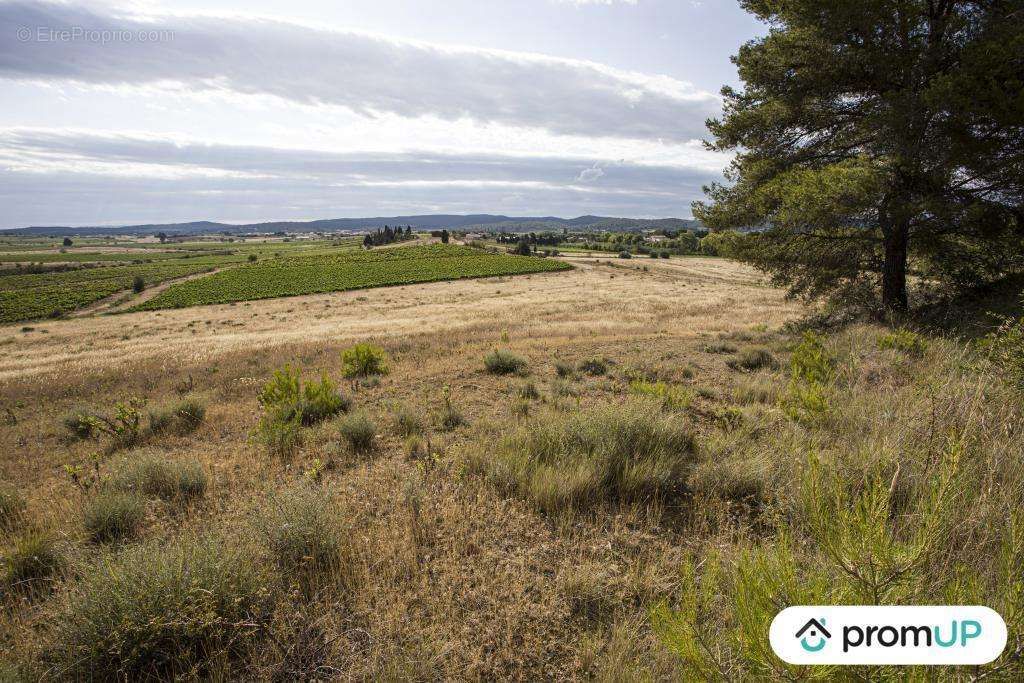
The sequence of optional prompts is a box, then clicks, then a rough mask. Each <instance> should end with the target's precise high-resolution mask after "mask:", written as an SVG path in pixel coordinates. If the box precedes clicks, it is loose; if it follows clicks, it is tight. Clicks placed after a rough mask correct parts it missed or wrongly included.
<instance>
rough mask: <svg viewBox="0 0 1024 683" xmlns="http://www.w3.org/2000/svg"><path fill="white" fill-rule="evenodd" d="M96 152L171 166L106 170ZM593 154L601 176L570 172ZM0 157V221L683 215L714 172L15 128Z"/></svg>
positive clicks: (111, 158)
mask: <svg viewBox="0 0 1024 683" xmlns="http://www.w3.org/2000/svg"><path fill="white" fill-rule="evenodd" d="M96 164H102V165H104V167H105V168H108V169H118V168H121V167H122V165H127V164H147V165H149V167H150V168H153V167H155V168H157V169H167V170H169V171H175V172H176V173H174V174H169V175H168V177H147V175H146V174H144V173H133V172H126V173H122V174H109V173H102V172H99V171H97V167H96ZM598 164H600V166H601V167H602V168H604V169H605V175H604V176H603V177H602V178H601V183H600V184H593V183H591V184H580V183H578V182H576V181H575V180H573V179H574V178H577V177H578V176H579V175H580V174H581V173H582V172H583V171H585V170H586V169H593V168H594V167H595V165H598ZM3 166H6V167H7V168H6V170H2V171H0V206H3V207H4V210H3V215H0V227H18V226H23V225H27V224H30V223H32V224H71V225H85V224H104V223H132V222H149V221H157V222H165V221H177V220H195V219H211V220H225V221H250V220H270V219H304V218H328V217H341V216H353V215H357V216H358V215H381V214H383V215H387V214H389V213H396V214H400V213H421V212H422V213H434V212H444V213H476V212H486V213H506V214H520V215H524V214H525V215H548V214H554V215H564V216H575V215H580V214H586V213H594V214H603V215H619V216H627V215H631V216H688V215H689V205H690V202H691V201H692V200H694V199H696V198H698V197H699V196H700V195H701V189H700V188H701V186H702V185H703V184H705V183H707V182H709V181H710V180H711V179H713V178H714V177H716V176H717V175H718V174H717V172H713V171H707V170H703V169H690V168H679V167H668V166H642V165H636V164H629V163H623V162H615V163H610V162H607V161H606V160H600V159H574V158H550V157H513V156H502V155H484V154H477V155H448V154H439V153H435V152H423V153H417V152H407V153H376V154H361V153H360V154H340V153H329V152H321V151H308V150H285V149H275V148H267V147H254V146H248V147H246V146H232V145H207V144H196V143H174V142H170V141H167V140H163V139H148V138H141V137H130V136H107V135H95V134H84V133H72V132H64V131H35V130H25V129H22V130H13V131H11V130H8V131H2V132H0V167H3ZM126 168H131V167H126ZM206 170H213V171H215V172H229V175H217V174H216V173H215V174H212V175H211V174H210V173H207V172H206ZM181 171H187V172H186V173H181Z"/></svg>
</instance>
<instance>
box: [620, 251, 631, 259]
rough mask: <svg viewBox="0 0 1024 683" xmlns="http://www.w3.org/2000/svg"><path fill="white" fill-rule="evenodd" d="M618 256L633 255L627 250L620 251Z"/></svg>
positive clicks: (629, 256) (626, 256)
mask: <svg viewBox="0 0 1024 683" xmlns="http://www.w3.org/2000/svg"><path fill="white" fill-rule="evenodd" d="M619 258H627V259H628V258H633V255H632V254H630V253H629V252H628V251H620V252H619Z"/></svg>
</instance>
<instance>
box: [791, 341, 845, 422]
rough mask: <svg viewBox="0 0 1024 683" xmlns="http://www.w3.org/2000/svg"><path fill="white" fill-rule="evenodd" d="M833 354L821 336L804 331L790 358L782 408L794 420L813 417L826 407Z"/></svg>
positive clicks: (833, 375)
mask: <svg viewBox="0 0 1024 683" xmlns="http://www.w3.org/2000/svg"><path fill="white" fill-rule="evenodd" d="M835 366H836V361H835V358H833V357H832V355H831V354H830V353H829V352H828V350H827V349H826V348H825V343H824V340H822V338H821V337H820V336H818V335H816V334H814V333H813V332H805V333H804V336H803V340H802V341H801V342H800V344H799V345H797V347H796V349H794V351H793V356H792V358H791V359H790V374H791V379H790V382H789V390H788V392H787V396H786V399H785V400H784V401H783V409H784V410H785V412H786V414H787V415H788V416H789V417H791V418H793V419H794V420H803V421H811V422H813V421H816V420H820V419H821V418H823V417H824V416H825V415H826V414H828V412H829V410H830V406H829V400H828V392H827V387H828V386H829V385H830V384H831V383H832V380H833V379H834V378H835V372H836V370H835Z"/></svg>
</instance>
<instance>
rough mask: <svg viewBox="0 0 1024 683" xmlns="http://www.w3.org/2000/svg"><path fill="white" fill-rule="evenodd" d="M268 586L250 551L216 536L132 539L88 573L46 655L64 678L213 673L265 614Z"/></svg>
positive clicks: (241, 648)
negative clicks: (137, 542) (139, 542)
mask: <svg viewBox="0 0 1024 683" xmlns="http://www.w3.org/2000/svg"><path fill="white" fill-rule="evenodd" d="M264 586H265V581H264V579H263V577H262V576H261V575H260V573H259V570H258V567H257V565H256V563H254V562H253V561H252V558H251V557H245V556H243V555H241V554H240V553H239V552H238V551H237V550H235V549H233V548H230V547H228V546H225V545H223V544H220V543H216V542H213V541H209V540H190V539H186V540H185V541H184V542H181V543H179V544H175V545H171V546H168V547H161V546H158V545H152V544H151V545H144V546H137V547H131V548H128V549H126V550H125V551H123V552H122V553H120V554H118V555H115V556H114V557H113V558H112V559H110V560H109V561H106V562H105V563H104V564H103V566H96V567H94V568H93V570H92V571H89V572H87V573H86V575H85V577H84V579H83V581H82V582H81V584H80V585H79V586H78V587H77V588H76V590H75V591H74V593H73V595H72V596H71V599H70V601H69V604H68V606H67V608H66V609H65V611H64V612H63V613H62V614H61V615H60V616H59V617H58V619H57V622H56V628H55V636H54V639H53V642H52V643H51V646H50V648H49V649H48V653H47V654H48V657H47V658H48V659H49V660H50V664H51V665H52V666H53V667H54V671H55V673H56V674H57V677H58V678H65V679H89V680H96V679H100V680H169V679H176V678H200V679H203V678H209V677H217V673H218V672H217V667H219V666H222V665H223V663H224V662H225V661H226V660H231V659H234V658H238V657H241V656H243V655H244V653H245V647H246V646H247V645H248V644H250V643H251V642H252V641H253V640H254V639H255V637H256V636H257V635H258V634H259V633H260V632H261V631H262V630H263V628H264V627H265V625H266V623H267V622H268V621H269V617H270V600H269V593H268V591H267V590H266V588H265V587H264Z"/></svg>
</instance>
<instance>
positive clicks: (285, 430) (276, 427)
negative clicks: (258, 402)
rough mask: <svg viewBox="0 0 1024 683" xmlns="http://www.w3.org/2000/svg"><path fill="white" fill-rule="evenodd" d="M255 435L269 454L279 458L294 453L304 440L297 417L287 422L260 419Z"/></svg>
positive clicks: (287, 456)
mask: <svg viewBox="0 0 1024 683" xmlns="http://www.w3.org/2000/svg"><path fill="white" fill-rule="evenodd" d="M255 436H256V439H257V440H258V441H259V442H260V443H262V444H263V446H264V447H265V448H266V449H267V451H268V452H269V453H270V454H272V455H276V456H278V457H281V458H290V457H291V456H293V455H295V452H296V451H298V450H299V449H300V448H302V444H303V441H304V437H303V434H302V423H300V422H299V421H298V420H297V419H294V420H290V421H288V422H278V421H274V420H261V421H260V424H259V426H258V427H257V428H256V434H255Z"/></svg>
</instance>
